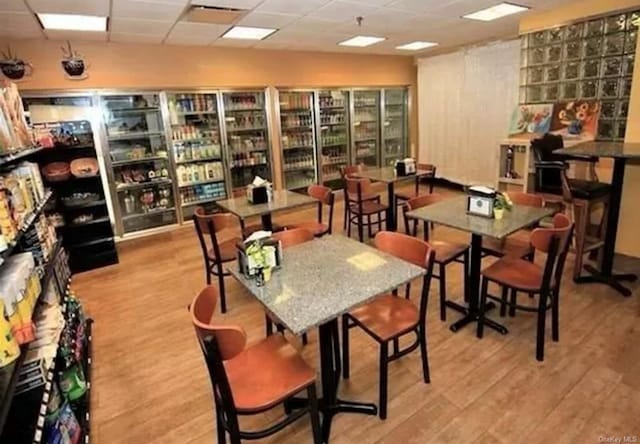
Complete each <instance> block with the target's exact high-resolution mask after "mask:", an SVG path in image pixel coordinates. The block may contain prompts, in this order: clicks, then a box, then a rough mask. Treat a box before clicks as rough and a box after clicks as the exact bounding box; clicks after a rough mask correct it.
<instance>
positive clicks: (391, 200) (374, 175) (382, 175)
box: [355, 167, 434, 231]
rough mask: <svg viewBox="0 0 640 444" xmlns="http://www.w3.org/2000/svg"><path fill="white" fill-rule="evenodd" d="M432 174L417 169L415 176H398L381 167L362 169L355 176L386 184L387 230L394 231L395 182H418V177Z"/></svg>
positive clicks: (389, 168)
mask: <svg viewBox="0 0 640 444" xmlns="http://www.w3.org/2000/svg"><path fill="white" fill-rule="evenodd" d="M433 172H434V170H432V169H419V170H417V171H416V172H415V174H410V175H408V176H398V175H397V174H396V169H395V167H383V168H373V169H364V170H362V171H358V173H356V174H355V176H356V177H360V178H363V179H369V180H371V181H372V182H383V183H386V184H387V194H388V197H387V202H388V205H389V208H387V230H388V231H396V228H397V226H398V221H397V208H396V192H395V184H396V182H402V181H405V180H409V179H413V180H418V179H419V178H420V177H429V176H433Z"/></svg>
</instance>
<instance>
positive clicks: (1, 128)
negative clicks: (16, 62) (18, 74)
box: [0, 82, 34, 155]
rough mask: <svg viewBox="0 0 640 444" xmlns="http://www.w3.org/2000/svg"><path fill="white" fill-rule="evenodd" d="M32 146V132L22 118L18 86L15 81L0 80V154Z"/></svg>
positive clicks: (22, 109) (22, 112) (11, 152)
mask: <svg viewBox="0 0 640 444" xmlns="http://www.w3.org/2000/svg"><path fill="white" fill-rule="evenodd" d="M33 146H34V140H33V133H32V131H31V129H30V128H29V126H28V125H27V122H26V120H25V118H24V108H23V106H22V98H21V97H20V94H19V92H18V87H17V86H16V85H15V83H11V82H0V155H6V154H13V153H16V152H19V151H21V150H23V149H26V148H31V147H33Z"/></svg>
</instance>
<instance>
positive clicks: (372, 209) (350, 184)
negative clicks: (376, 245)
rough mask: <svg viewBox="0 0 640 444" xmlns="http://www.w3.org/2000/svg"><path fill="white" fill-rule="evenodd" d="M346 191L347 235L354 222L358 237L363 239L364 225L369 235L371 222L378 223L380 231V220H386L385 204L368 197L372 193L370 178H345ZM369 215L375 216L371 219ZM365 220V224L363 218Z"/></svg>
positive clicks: (349, 234) (370, 235) (361, 240)
mask: <svg viewBox="0 0 640 444" xmlns="http://www.w3.org/2000/svg"><path fill="white" fill-rule="evenodd" d="M346 183H347V187H346V192H347V199H348V203H349V217H348V218H349V221H348V229H347V236H349V237H351V225H353V224H356V226H357V227H358V239H359V240H360V242H363V241H364V226H365V225H366V226H367V231H368V233H369V237H372V236H373V234H372V228H371V227H372V224H374V223H377V224H378V231H382V222H385V220H386V214H387V208H388V207H387V205H384V204H381V203H380V202H379V201H375V200H373V199H371V198H369V197H370V196H371V195H372V194H373V193H372V191H371V180H369V179H356V178H349V177H347V178H346ZM371 216H375V217H376V218H375V220H371ZM365 217H366V219H367V221H366V224H365V220H364V218H365Z"/></svg>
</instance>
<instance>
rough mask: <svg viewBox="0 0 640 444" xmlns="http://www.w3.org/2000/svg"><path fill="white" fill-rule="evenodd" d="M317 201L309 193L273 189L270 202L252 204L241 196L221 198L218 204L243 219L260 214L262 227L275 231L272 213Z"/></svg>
mask: <svg viewBox="0 0 640 444" xmlns="http://www.w3.org/2000/svg"><path fill="white" fill-rule="evenodd" d="M317 203H318V201H317V200H315V199H314V198H313V197H311V196H309V195H307V194H300V193H294V192H292V191H288V190H275V191H273V197H272V199H271V202H268V203H264V204H252V203H250V202H249V200H248V199H247V197H246V196H240V197H234V198H231V199H223V200H219V201H217V202H216V205H218V206H219V207H220V208H222V209H224V210H226V211H228V212H230V213H233V214H235V215H236V216H238V217H239V218H240V220H243V221H244V219H246V218H248V217H252V216H260V217H261V218H262V227H263V228H264V229H265V230H267V231H273V221H272V220H271V213H273V212H275V211H282V210H287V209H291V208H296V207H300V206H303V205H309V204H317Z"/></svg>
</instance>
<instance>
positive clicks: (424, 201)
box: [402, 193, 444, 241]
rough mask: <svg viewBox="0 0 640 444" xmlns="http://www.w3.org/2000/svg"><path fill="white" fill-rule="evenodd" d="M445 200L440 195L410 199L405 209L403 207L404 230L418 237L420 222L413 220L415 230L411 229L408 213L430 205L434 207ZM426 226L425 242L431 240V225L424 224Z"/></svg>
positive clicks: (425, 195)
mask: <svg viewBox="0 0 640 444" xmlns="http://www.w3.org/2000/svg"><path fill="white" fill-rule="evenodd" d="M442 200H444V197H443V196H442V195H440V194H437V193H433V194H423V195H422V196H417V197H414V198H413V199H409V200H408V201H407V203H406V205H405V206H404V207H402V211H403V214H404V218H403V219H404V229H405V232H406V233H407V234H411V235H413V236H416V235H417V234H418V220H417V219H414V220H413V230H412V229H411V228H410V227H409V218H408V217H407V212H409V211H413V210H417V209H418V208H422V207H426V206H428V205H432V204H434V203H437V202H440V201H442ZM422 225H423V226H424V233H423V238H424V240H425V241H428V240H429V224H428V223H427V222H424V223H423V224H422Z"/></svg>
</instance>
